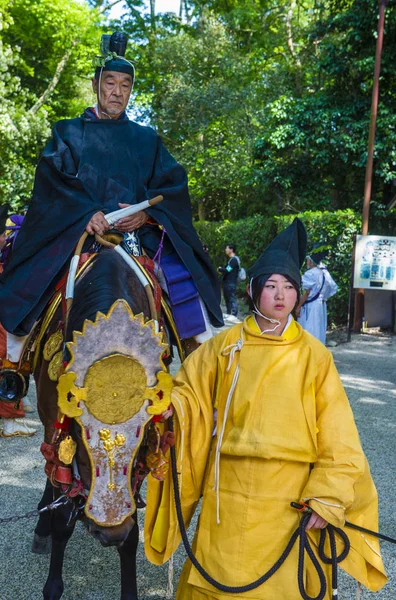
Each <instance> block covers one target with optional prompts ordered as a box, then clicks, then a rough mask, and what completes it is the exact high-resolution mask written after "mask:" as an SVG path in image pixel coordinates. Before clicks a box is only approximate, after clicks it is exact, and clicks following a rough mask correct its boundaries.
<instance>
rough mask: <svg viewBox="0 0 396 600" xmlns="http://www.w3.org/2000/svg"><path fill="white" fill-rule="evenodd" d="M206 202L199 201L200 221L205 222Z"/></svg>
mask: <svg viewBox="0 0 396 600" xmlns="http://www.w3.org/2000/svg"><path fill="white" fill-rule="evenodd" d="M203 202H204V201H203V200H202V199H201V200H198V221H205V206H204V203H203Z"/></svg>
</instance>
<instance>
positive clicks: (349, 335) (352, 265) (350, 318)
mask: <svg viewBox="0 0 396 600" xmlns="http://www.w3.org/2000/svg"><path fill="white" fill-rule="evenodd" d="M355 252H356V235H355V236H354V239H353V247H352V264H351V278H350V281H349V298H348V320H347V342H350V341H351V332H352V301H353V278H354V274H355Z"/></svg>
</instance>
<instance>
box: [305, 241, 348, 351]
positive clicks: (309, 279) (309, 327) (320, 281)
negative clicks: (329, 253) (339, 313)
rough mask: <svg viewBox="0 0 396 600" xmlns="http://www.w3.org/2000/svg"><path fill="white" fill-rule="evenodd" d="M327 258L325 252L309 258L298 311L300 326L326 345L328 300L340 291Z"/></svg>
mask: <svg viewBox="0 0 396 600" xmlns="http://www.w3.org/2000/svg"><path fill="white" fill-rule="evenodd" d="M317 247H320V246H319V245H317ZM325 256H326V252H325V251H322V252H311V254H310V255H309V256H307V267H308V271H306V272H305V273H304V275H303V276H302V288H303V290H304V293H303V294H302V296H301V299H300V302H299V305H298V307H297V309H296V315H297V316H298V322H299V323H300V325H301V326H302V327H303V328H304V329H305V330H306V331H309V333H311V334H312V335H313V336H315V337H316V338H317V339H318V340H320V341H321V342H322V344H325V343H326V330H327V300H328V299H329V298H331V296H334V294H335V293H336V292H337V290H338V285H337V284H336V282H335V281H334V279H333V278H332V276H331V275H330V273H329V271H328V269H327V267H326V266H325V265H324V263H323V262H322V261H323V260H324V258H325Z"/></svg>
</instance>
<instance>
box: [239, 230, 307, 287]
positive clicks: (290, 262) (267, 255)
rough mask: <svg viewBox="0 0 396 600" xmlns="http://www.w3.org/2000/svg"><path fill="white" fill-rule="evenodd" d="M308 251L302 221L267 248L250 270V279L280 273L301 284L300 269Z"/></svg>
mask: <svg viewBox="0 0 396 600" xmlns="http://www.w3.org/2000/svg"><path fill="white" fill-rule="evenodd" d="M306 251H307V232H306V231H305V227H304V224H303V222H302V221H300V219H298V218H295V219H294V221H293V223H292V224H291V225H289V227H287V228H286V229H284V230H283V231H281V232H280V233H279V234H278V235H277V236H276V238H274V239H273V240H272V242H271V243H270V244H269V246H267V248H266V249H265V250H264V252H263V253H262V255H261V256H260V258H258V259H257V260H256V262H255V263H254V264H253V265H252V266H251V267H250V269H248V275H249V278H250V279H253V278H254V277H259V276H260V275H272V274H273V273H279V274H280V275H287V276H288V277H290V278H291V279H293V281H295V282H296V283H298V284H299V285H300V284H301V275H300V269H301V267H302V265H303V263H304V260H305V257H306Z"/></svg>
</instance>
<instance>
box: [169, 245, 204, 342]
mask: <svg viewBox="0 0 396 600" xmlns="http://www.w3.org/2000/svg"><path fill="white" fill-rule="evenodd" d="M161 269H162V271H163V273H164V277H165V279H166V283H167V286H168V295H169V301H170V305H171V308H172V314H173V318H174V320H175V323H176V328H177V332H178V334H179V336H180V338H181V339H186V338H190V337H193V336H194V335H198V333H202V332H203V331H205V330H206V324H205V319H204V316H203V314H202V308H201V304H200V302H199V294H198V291H197V288H196V287H195V283H194V281H193V280H192V277H191V275H190V273H189V272H188V271H187V269H186V267H185V266H184V264H183V263H182V261H181V259H180V258H179V256H178V254H176V252H173V253H172V254H168V256H165V257H163V258H162V259H161Z"/></svg>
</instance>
